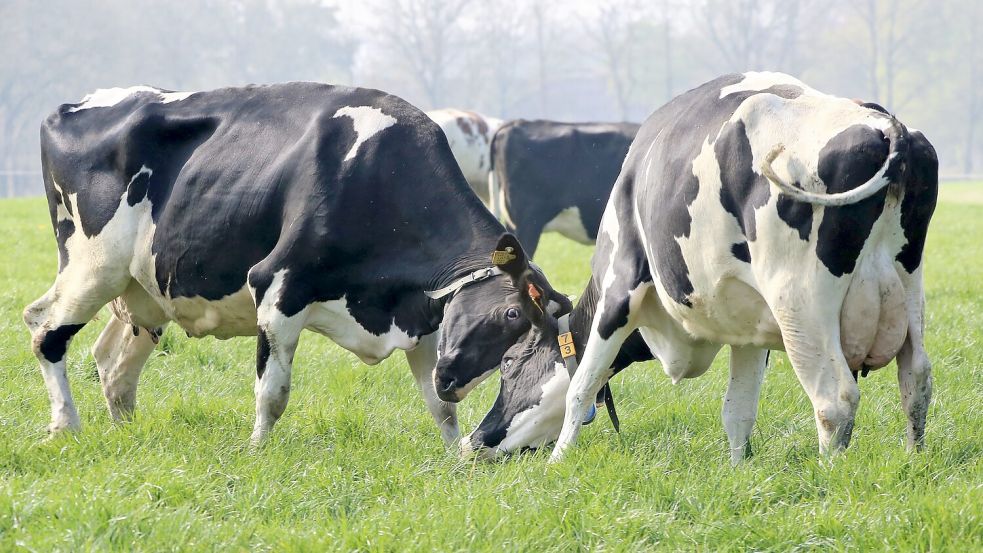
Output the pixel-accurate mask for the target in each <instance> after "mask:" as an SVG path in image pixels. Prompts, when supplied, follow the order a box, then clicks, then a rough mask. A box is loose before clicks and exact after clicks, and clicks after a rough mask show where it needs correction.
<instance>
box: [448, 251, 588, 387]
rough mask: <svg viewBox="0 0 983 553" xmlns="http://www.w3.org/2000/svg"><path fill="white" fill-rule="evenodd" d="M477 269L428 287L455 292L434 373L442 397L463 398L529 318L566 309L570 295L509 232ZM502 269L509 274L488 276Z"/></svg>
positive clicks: (542, 317) (546, 316) (538, 319)
mask: <svg viewBox="0 0 983 553" xmlns="http://www.w3.org/2000/svg"><path fill="white" fill-rule="evenodd" d="M476 273H478V274H472V275H467V276H465V277H464V278H463V279H459V280H458V281H455V282H454V283H452V284H450V285H448V286H446V287H444V288H442V289H440V290H436V291H433V292H430V293H429V294H430V295H431V297H442V295H447V294H453V295H454V297H453V298H452V300H451V301H450V302H449V303H448V305H447V307H446V308H445V311H444V318H443V322H442V324H441V335H440V341H439V343H438V346H437V355H438V358H437V365H436V367H435V368H434V375H433V377H434V387H435V389H436V391H437V395H438V396H439V397H440V399H442V400H444V401H449V402H458V401H461V400H462V399H464V397H465V396H466V395H467V394H468V393H469V392H470V391H471V390H472V389H474V387H475V386H477V385H478V384H479V383H480V382H481V381H482V380H484V379H485V378H487V377H488V376H489V375H491V374H492V373H493V372H494V371H495V369H496V368H497V367H498V366H499V363H500V361H501V359H502V356H503V355H504V354H505V351H506V350H507V349H508V348H509V347H510V346H511V345H512V344H514V343H516V342H517V341H519V340H520V339H521V338H522V337H523V335H524V334H526V333H527V332H528V331H529V329H530V322H531V323H532V324H544V323H545V321H546V320H548V319H551V318H552V317H553V316H555V314H556V313H558V312H561V311H563V312H567V311H569V310H570V300H569V299H568V298H567V297H566V296H565V295H563V294H561V293H559V292H556V291H555V290H553V288H552V287H551V286H550V284H549V282H548V281H547V280H546V276H545V275H544V274H543V272H542V271H541V270H540V269H539V267H537V266H536V265H534V264H531V263H530V262H529V259H528V258H527V256H526V254H525V252H524V251H523V249H522V246H521V245H520V244H519V241H518V240H517V239H516V238H515V236H513V235H511V234H504V235H503V236H502V237H501V239H500V240H499V242H498V246H497V247H496V249H495V251H494V253H493V254H492V266H491V267H489V268H488V269H484V270H481V271H476ZM502 273H504V274H506V275H508V276H509V278H508V279H491V278H488V277H489V276H492V275H496V274H502ZM502 287H504V288H505V289H504V290H502ZM503 296H504V298H505V300H504V301H503V299H502V298H503Z"/></svg>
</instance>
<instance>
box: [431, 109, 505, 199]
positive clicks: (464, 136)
mask: <svg viewBox="0 0 983 553" xmlns="http://www.w3.org/2000/svg"><path fill="white" fill-rule="evenodd" d="M427 117H430V118H431V119H433V120H434V121H435V122H436V123H437V124H438V125H440V128H441V130H443V131H444V135H445V136H446V137H447V142H448V143H449V144H450V146H451V152H453V153H454V158H455V159H457V164H458V165H460V166H461V171H462V172H463V173H464V178H466V179H467V180H468V184H470V185H471V190H474V193H475V194H477V195H478V197H479V198H481V201H482V202H484V203H485V205H486V206H491V200H490V197H489V195H488V175H489V172H490V171H491V141H492V137H493V136H495V132H496V131H497V130H498V128H499V127H501V126H502V120H501V119H496V118H494V117H488V116H487V115H482V114H480V113H475V112H473V111H464V110H460V109H453V108H445V109H436V110H433V111H428V112H427Z"/></svg>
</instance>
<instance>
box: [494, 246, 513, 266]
mask: <svg viewBox="0 0 983 553" xmlns="http://www.w3.org/2000/svg"><path fill="white" fill-rule="evenodd" d="M513 251H515V250H513V249H512V246H508V247H507V248H505V250H504V251H503V250H495V251H493V252H492V264H493V265H505V264H506V263H508V262H509V261H512V260H513V259H515V258H516V255H515V254H514V253H512V252H513Z"/></svg>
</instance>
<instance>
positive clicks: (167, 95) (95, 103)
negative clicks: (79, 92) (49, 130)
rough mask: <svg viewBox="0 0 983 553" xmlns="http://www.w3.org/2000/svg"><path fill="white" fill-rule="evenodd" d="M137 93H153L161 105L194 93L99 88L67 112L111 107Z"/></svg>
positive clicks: (150, 88) (149, 87)
mask: <svg viewBox="0 0 983 553" xmlns="http://www.w3.org/2000/svg"><path fill="white" fill-rule="evenodd" d="M138 92H153V93H154V94H157V95H158V97H160V103H162V104H167V103H170V102H179V101H181V100H184V99H185V98H187V97H188V96H191V95H192V94H194V92H163V91H161V90H159V89H156V88H154V87H152V86H146V85H137V86H131V87H129V88H100V89H98V90H96V91H95V92H93V93H91V94H87V95H86V96H85V97H84V98H82V100H80V101H79V105H77V106H75V107H73V108H71V109H69V110H68V112H69V113H73V112H76V111H82V110H84V109H92V108H108V107H112V106H115V105H116V104H118V103H120V102H122V101H123V100H125V99H127V98H129V97H130V96H132V95H133V94H136V93H138Z"/></svg>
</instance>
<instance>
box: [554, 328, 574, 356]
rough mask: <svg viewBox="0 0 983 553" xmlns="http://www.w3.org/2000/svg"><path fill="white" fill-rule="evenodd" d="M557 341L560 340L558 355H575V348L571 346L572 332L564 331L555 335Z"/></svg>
mask: <svg viewBox="0 0 983 553" xmlns="http://www.w3.org/2000/svg"><path fill="white" fill-rule="evenodd" d="M557 341H558V342H560V355H561V356H563V358H564V359H566V358H567V357H573V356H574V355H577V348H575V347H574V346H573V334H572V333H570V332H564V333H563V334H560V336H559V337H557Z"/></svg>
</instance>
